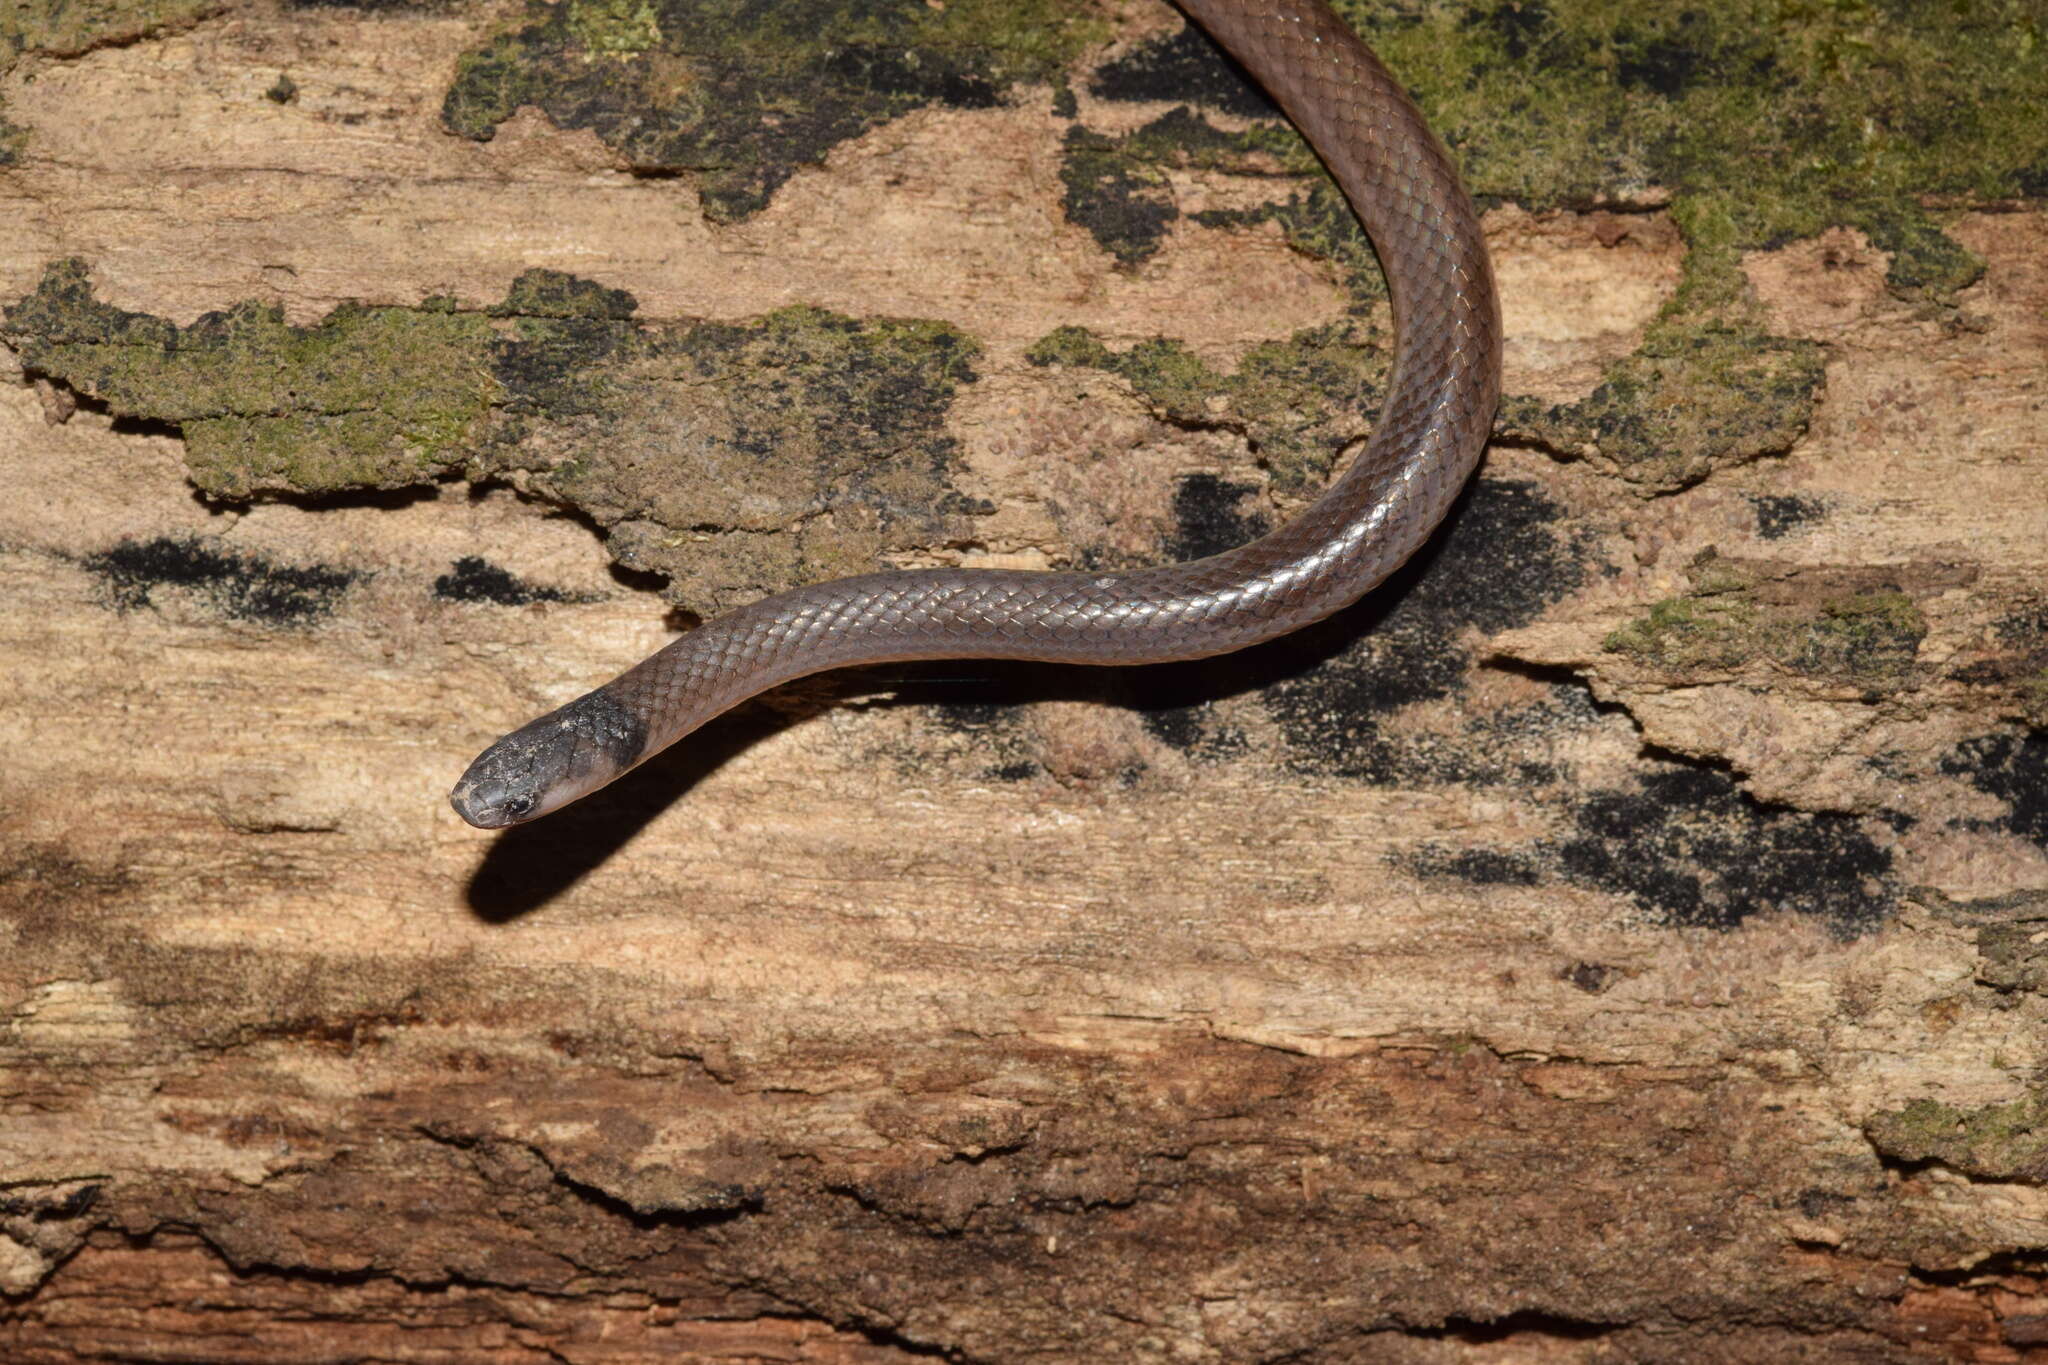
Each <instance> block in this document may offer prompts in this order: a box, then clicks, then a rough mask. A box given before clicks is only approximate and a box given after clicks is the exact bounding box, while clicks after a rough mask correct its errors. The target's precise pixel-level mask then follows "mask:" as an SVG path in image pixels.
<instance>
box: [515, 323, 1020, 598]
mask: <svg viewBox="0 0 2048 1365" xmlns="http://www.w3.org/2000/svg"><path fill="white" fill-rule="evenodd" d="M550 325H551V326H553V327H555V328H556V329H557V331H556V332H555V333H554V335H555V337H556V341H555V342H553V343H550V344H555V345H558V346H566V347H567V348H568V361H569V363H568V365H566V366H565V367H563V368H562V369H560V370H559V371H557V370H554V369H552V368H551V367H550V360H549V354H548V353H547V352H546V351H545V349H544V348H542V347H537V346H534V345H532V344H523V349H522V347H519V346H515V347H510V348H508V350H507V351H506V352H505V353H504V354H505V361H506V365H507V366H511V365H512V362H513V361H516V362H517V366H516V367H513V368H505V367H501V368H500V370H499V371H498V373H499V376H500V378H501V379H502V380H503V381H504V382H505V383H506V384H507V386H508V387H509V388H511V389H513V390H514V391H515V392H523V393H535V392H538V393H541V394H543V395H548V396H549V398H548V403H547V406H548V407H549V409H550V410H549V412H548V416H547V419H546V421H548V422H550V423H553V424H554V425H553V428H552V429H551V430H548V431H546V432H545V433H544V435H545V439H544V440H539V441H538V442H537V444H539V445H541V446H543V447H545V448H550V449H559V448H561V447H563V446H571V447H582V448H583V449H586V450H588V451H590V452H591V453H588V454H579V455H576V456H573V457H571V458H568V459H565V460H560V461H558V462H556V463H554V464H553V465H552V466H551V467H549V468H547V469H545V470H544V471H543V472H542V474H541V478H540V486H541V487H543V488H544V489H545V490H546V491H547V492H548V493H549V494H550V495H551V496H553V497H556V498H559V499H561V500H562V501H564V502H566V503H570V504H572V505H574V506H575V507H576V508H577V509H579V510H580V511H582V512H583V513H585V514H586V515H588V516H590V517H592V518H593V519H595V520H596V521H597V522H598V523H599V524H600V525H601V526H603V527H605V528H606V529H607V530H608V531H609V532H610V537H611V540H610V548H611V550H612V553H613V555H614V556H615V557H616V558H617V559H618V560H619V562H620V563H621V564H623V565H625V566H626V567H628V568H631V569H635V570H639V571H643V572H650V573H658V574H663V575H666V576H667V577H668V578H669V579H670V586H669V592H670V595H671V596H672V597H673V598H674V599H675V600H677V601H679V602H682V603H685V604H687V605H688V606H690V607H691V608H692V609H693V610H699V611H709V610H721V609H724V608H725V607H727V606H730V605H734V604H735V603H737V602H738V601H742V600H747V599H750V598H752V597H756V596H759V595H761V594H763V593H766V592H772V591H775V590H777V589H780V588H786V587H790V586H793V585H795V584H797V583H800V582H807V581H813V580H817V579H823V578H834V577H839V576H842V575H844V574H848V573H854V572H859V571H862V570H866V569H872V568H874V567H876V556H877V555H878V554H880V553H882V552H884V551H886V550H889V549H891V548H909V547H912V546H916V545H921V544H929V543H931V541H932V540H934V539H939V538H944V537H945V536H946V535H949V534H959V533H961V532H962V531H963V528H964V527H965V525H966V518H967V517H968V516H969V515H970V514H973V513H976V512H981V511H986V510H988V509H987V508H985V507H983V506H980V505H978V504H970V503H969V502H968V501H967V500H965V499H963V498H961V497H960V496H959V495H958V494H957V493H956V492H954V491H953V489H952V488H951V485H950V483H949V481H948V478H947V473H948V471H949V469H950V468H951V466H952V464H953V462H954V460H955V459H956V458H957V455H958V449H957V443H956V442H955V441H954V439H953V438H952V437H950V436H949V435H947V434H946V432H945V417H946V413H947V411H948V409H949V407H950V405H951V402H952V399H953V395H954V393H955V392H956V391H957V389H958V388H959V386H960V385H962V384H966V383H970V382H972V381H973V379H974V377H975V375H974V370H973V361H974V358H975V356H976V354H977V347H976V346H975V345H974V343H973V342H972V341H970V340H969V339H968V338H967V337H966V336H965V335H963V334H962V333H960V332H958V331H957V330H955V329H953V328H951V327H948V326H946V325H944V324H942V323H935V322H924V321H918V320H914V319H898V318H873V319H868V320H866V321H861V320H857V319H854V318H849V317H845V316H842V315H839V314H836V313H829V312H826V311H824V310H822V309H816V308H788V309H783V310H780V311H778V312H775V313H771V314H768V315H767V316H765V317H763V318H761V319H758V320H756V321H753V322H745V323H702V324H698V325H695V326H690V327H682V328H676V329H670V330H664V331H659V332H655V331H649V332H640V333H634V334H632V335H630V336H623V337H615V338H614V340H612V341H607V340H606V333H605V329H613V330H614V331H616V329H619V328H621V327H623V326H624V324H620V323H617V322H608V321H602V320H598V319H582V320H577V319H571V320H566V321H562V322H557V323H552V324H550ZM573 326H587V327H589V328H591V329H595V330H594V331H593V332H592V334H591V335H590V336H589V337H586V338H584V339H583V340H582V341H580V342H570V341H562V340H561V338H562V337H565V336H567V335H568V331H567V330H564V329H569V328H572V327H573ZM586 345H587V347H589V348H591V350H589V351H585V350H579V347H582V346H586ZM606 345H612V346H613V347H614V349H613V352H612V353H611V354H610V355H609V358H608V360H607V363H606V365H605V366H604V367H603V368H602V370H601V371H600V372H599V373H598V375H597V376H595V382H594V380H593V376H592V375H590V374H589V373H588V372H587V371H586V370H585V369H584V368H583V366H582V364H581V361H582V360H584V359H587V358H588V355H589V354H590V353H591V351H594V350H599V349H602V348H603V347H604V346H606ZM572 373H573V374H574V375H575V376H576V377H575V383H576V384H578V385H579V386H581V387H582V389H583V392H584V394H585V397H584V399H583V400H582V401H583V402H584V403H585V404H587V405H588V408H589V416H588V419H587V420H579V419H578V418H577V417H576V416H575V414H576V413H577V409H576V408H575V407H574V406H572V405H570V404H568V403H563V402H556V401H554V400H553V398H552V395H553V394H554V393H556V391H557V390H558V389H559V387H560V382H559V379H561V378H566V377H568V376H569V375H571V374H572ZM565 412H567V413H569V414H571V420H568V421H566V422H560V421H557V420H556V419H558V418H560V417H561V416H562V415H563V414H564V413H565ZM529 427H530V430H532V431H533V432H537V433H538V432H542V429H543V424H542V421H541V420H539V419H536V420H535V421H534V422H532V423H530V424H529ZM526 452H527V447H525V446H521V447H513V448H508V449H507V450H506V451H504V452H503V453H502V454H501V455H500V456H499V457H498V458H499V459H500V460H501V461H502V462H503V463H505V464H507V465H517V466H521V467H530V466H529V465H528V463H527V462H528V461H529V459H530V456H529V455H528V454H527V453H526Z"/></svg>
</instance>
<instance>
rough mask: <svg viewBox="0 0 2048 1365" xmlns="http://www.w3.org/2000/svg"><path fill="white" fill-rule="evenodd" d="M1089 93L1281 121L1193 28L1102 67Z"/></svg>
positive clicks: (1270, 104) (1154, 41)
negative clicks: (1190, 102)
mask: <svg viewBox="0 0 2048 1365" xmlns="http://www.w3.org/2000/svg"><path fill="white" fill-rule="evenodd" d="M1088 93H1089V94H1091V95H1093V96H1094V97H1095V98H1097V99H1100V100H1121V101H1124V102H1126V103H1141V102H1150V101H1155V100H1193V101H1194V102H1195V103H1197V104H1200V105H1203V106H1205V107H1207V108H1210V109H1215V110H1218V111H1220V112H1222V113H1225V114H1230V115H1233V116H1234V117H1237V118H1270V119H1277V118H1279V117H1280V110H1279V109H1278V108H1277V107H1276V106H1275V105H1274V103H1273V101H1272V100H1270V99H1268V98H1267V97H1266V92H1265V91H1264V90H1262V89H1260V88H1259V86H1258V84H1257V83H1256V82H1254V81H1253V80H1252V79H1251V78H1250V77H1249V76H1247V75H1245V73H1244V70H1243V68H1242V67H1240V66H1238V64H1237V63H1236V62H1234V61H1232V60H1231V59H1230V58H1229V57H1228V56H1226V55H1225V54H1224V52H1223V49H1222V48H1220V47H1218V46H1216V44H1215V42H1214V41H1212V40H1211V39H1210V37H1209V35H1208V34H1206V33H1204V32H1202V30H1201V29H1199V28H1197V27H1195V26H1194V25H1193V24H1189V25H1187V26H1186V27H1184V28H1182V29H1181V30H1180V31H1178V32H1176V33H1170V34H1165V35H1163V36H1160V37H1156V38H1151V39H1148V40H1146V41H1145V42H1142V43H1139V44H1138V45H1137V46H1135V47H1133V48H1132V49H1131V50H1130V51H1128V52H1126V53H1125V54H1124V55H1123V56H1121V57H1118V58H1116V59H1115V60H1114V61H1109V62H1105V63H1103V65H1102V66H1101V67H1099V68H1097V70H1096V72H1095V78H1094V79H1093V80H1092V81H1090V82H1089V85H1088Z"/></svg>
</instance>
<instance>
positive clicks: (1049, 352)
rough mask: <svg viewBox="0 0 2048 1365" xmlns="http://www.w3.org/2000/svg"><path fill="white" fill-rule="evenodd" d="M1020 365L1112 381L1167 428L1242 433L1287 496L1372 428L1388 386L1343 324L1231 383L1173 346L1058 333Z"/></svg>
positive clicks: (1070, 330) (1264, 356) (1278, 352)
mask: <svg viewBox="0 0 2048 1365" xmlns="http://www.w3.org/2000/svg"><path fill="white" fill-rule="evenodd" d="M1025 358H1026V359H1028V360H1029V361H1030V362H1031V363H1032V364H1034V365H1055V364H1057V365H1068V366H1086V367H1088V368H1091V369H1097V370H1103V371H1105V372H1107V373H1110V374H1114V375H1116V376H1117V377H1118V378H1120V379H1122V380H1124V381H1125V382H1126V383H1128V384H1129V385H1130V386H1131V387H1132V388H1133V389H1134V390H1136V391H1137V393H1139V394H1140V395H1141V396H1142V397H1143V398H1144V399H1145V400H1146V401H1147V402H1148V403H1150V404H1152V406H1153V407H1154V408H1155V409H1156V410H1157V411H1158V412H1159V413H1160V415H1161V416H1163V417H1165V418H1167V419H1168V420H1170V421H1174V422H1179V423H1183V424H1185V425H1189V426H1217V427H1230V428H1233V429H1237V430H1242V431H1243V432H1244V433H1245V434H1246V436H1247V437H1248V438H1249V439H1250V440H1251V442H1252V444H1253V445H1254V446H1255V447H1257V449H1258V451H1259V453H1260V456H1261V458H1262V459H1264V460H1265V461H1266V463H1267V465H1268V466H1269V467H1270V468H1271V470H1272V472H1273V476H1274V482H1275V484H1276V485H1277V486H1279V487H1282V488H1290V489H1292V488H1301V487H1304V486H1307V485H1312V484H1315V483H1318V482H1320V481H1321V480H1322V478H1323V476H1324V475H1325V474H1326V473H1328V471H1329V467H1330V464H1331V462H1332V461H1333V460H1334V459H1335V458H1336V455H1337V452H1338V450H1339V449H1341V448H1342V446H1343V445H1344V443H1345V442H1346V441H1348V440H1350V439H1351V438H1352V437H1354V436H1357V435H1359V434H1361V433H1362V432H1363V431H1364V430H1365V429H1366V428H1367V427H1369V426H1370V425H1371V421H1372V416H1373V413H1374V412H1375V411H1376V410H1377V409H1378V407H1379V404H1380V400H1381V398H1382V397H1383V396H1384V394H1385V391H1386V379H1387V356H1386V352H1385V350H1384V349H1382V348H1376V347H1369V346H1366V345H1364V344H1362V343H1361V341H1360V340H1359V339H1358V329H1357V328H1356V327H1354V326H1351V325H1347V324H1341V323H1340V324H1334V325H1331V326H1326V327H1311V328H1306V329H1304V330H1302V331H1300V332H1297V333H1295V334H1294V335H1293V336H1292V337H1290V338H1288V339H1287V340H1286V341H1269V342H1264V343H1261V344H1260V345H1257V346H1254V347H1252V348H1251V349H1250V350H1249V351H1247V352H1246V353H1245V355H1244V358H1243V359H1242V360H1241V361H1239V362H1238V366H1237V369H1236V370H1235V371H1234V372H1233V373H1231V374H1221V373H1219V372H1217V371H1215V370H1213V369H1211V368H1210V367H1209V366H1208V365H1206V364H1205V363H1203V361H1202V359H1201V358H1200V357H1199V356H1197V355H1196V354H1195V353H1194V352H1193V351H1191V350H1189V349H1188V348H1187V347H1185V346H1183V345H1181V344H1180V343H1179V342H1177V341H1164V340H1156V341H1143V342H1139V343H1138V344H1137V345H1135V346H1131V347H1129V348H1127V349H1125V350H1122V351H1114V352H1113V351H1111V350H1110V349H1109V348H1108V347H1107V346H1105V345H1104V344H1103V343H1102V342H1101V340H1099V339H1098V338H1097V337H1096V336H1095V335H1094V334H1093V333H1091V332H1089V331H1088V330H1087V329H1086V328H1084V327H1061V328H1058V329H1056V330H1055V331H1053V332H1051V333H1049V334H1048V335H1046V336H1045V337H1043V338H1042V339H1040V340H1039V341H1038V342H1036V343H1035V344H1034V345H1033V346H1032V347H1031V349H1030V350H1029V351H1028V352H1026V357H1025Z"/></svg>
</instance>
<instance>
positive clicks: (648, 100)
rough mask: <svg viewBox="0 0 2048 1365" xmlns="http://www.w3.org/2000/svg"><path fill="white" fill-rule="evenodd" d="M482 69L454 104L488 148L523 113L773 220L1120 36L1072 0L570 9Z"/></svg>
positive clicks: (735, 208) (483, 62)
mask: <svg viewBox="0 0 2048 1365" xmlns="http://www.w3.org/2000/svg"><path fill="white" fill-rule="evenodd" d="M530 14H531V16H532V17H531V18H530V20H529V22H527V23H526V24H525V25H524V26H523V27H521V28H520V29H518V30H517V31H516V32H512V33H508V34H505V35H503V36H501V37H499V38H497V39H496V40H495V41H493V42H492V43H491V44H489V45H488V46H487V47H484V48H482V49H480V50H478V51H475V52H472V53H470V54H468V55H467V56H465V57H464V58H463V59H462V61H461V64H460V66H459V67H458V69H457V71H456V76H455V81H454V84H453V85H452V86H451V87H450V89H449V91H448V95H447V99H446V101H445V103H444V105H443V108H442V121H443V122H444V124H445V125H446V126H447V127H448V129H449V130H450V131H451V132H454V133H458V134H460V135H462V136H464V137H472V138H478V139H485V138H489V137H490V136H491V135H492V133H493V132H494V131H495V129H496V127H497V125H498V124H500V123H502V122H503V121H504V120H505V119H507V118H509V117H510V116H511V115H512V113H513V111H514V110H516V109H517V108H518V107H519V106H521V105H523V104H531V105H536V106H538V107H540V108H541V109H543V110H545V111H546V113H547V114H548V116H549V117H550V118H552V119H553V120H554V121H555V122H556V123H557V124H559V125H561V126H563V127H565V128H589V129H591V130H592V131H594V132H595V133H597V135H598V136H599V137H601V138H603V139H604V140H605V142H606V143H607V144H608V145H609V146H611V147H613V148H614V149H616V150H617V151H618V153H619V154H620V155H621V156H623V157H624V158H625V159H626V160H627V161H628V162H629V163H631V164H632V165H633V166H634V167H635V168H636V169H638V170H640V171H643V172H649V173H661V174H667V173H676V172H682V173H687V174H689V175H691V176H692V177H693V178H694V179H695V180H696V182H697V184H698V186H699V188H700V190H701V192H702V195H703V202H704V209H705V212H706V213H707V214H708V215H709V216H711V217H712V218H714V219H718V220H724V221H730V220H734V219H738V218H742V217H745V216H746V215H747V214H750V213H753V212H755V211H757V210H758V209H760V208H761V207H762V206H763V205H764V204H766V203H767V202H768V198H769V196H770V195H772V194H773V193H774V191H775V189H776V188H777V187H778V186H779V185H781V184H782V182H783V181H784V180H786V179H788V178H789V175H790V174H791V172H792V171H793V170H794V169H795V168H796V167H798V166H800V165H805V164H812V163H815V162H817V161H819V160H821V159H822V158H823V157H824V155H825V153H826V152H828V151H829V150H830V149H831V148H832V147H833V146H834V145H836V144H837V143H839V142H842V141H844V140H846V139H848V138H852V137H856V136H858V135H859V134H861V133H863V132H865V131H867V130H868V129H869V128H872V127H874V126H875V125H877V124H879V123H882V122H884V121H885V120H888V119H891V118H896V117H899V116H901V115H903V114H906V113H908V112H910V111H911V110H913V109H918V108H923V107H925V106H928V105H933V104H940V105H948V106H952V107H955V108H985V107H988V106H990V105H993V104H995V103H996V102H997V100H998V99H999V98H1000V97H1001V95H1002V94H1003V92H1004V91H1005V90H1006V89H1008V88H1009V87H1011V86H1012V85H1015V84H1017V83H1020V82H1024V83H1050V82H1053V81H1054V80H1056V79H1057V77H1058V76H1059V74H1060V73H1061V72H1062V70H1063V69H1064V67H1065V66H1066V64H1067V63H1068V62H1070V61H1072V60H1073V58H1074V57H1075V56H1076V55H1077V54H1078V53H1079V52H1080V51H1081V50H1082V49H1083V48H1084V47H1086V46H1087V45H1088V44H1089V43H1092V42H1099V41H1102V40H1103V39H1104V38H1106V37H1107V36H1108V29H1107V28H1106V26H1104V25H1103V24H1101V23H1100V22H1099V21H1096V20H1092V19H1090V18H1089V17H1087V16H1086V14H1085V13H1084V12H1082V11H1077V10H1075V9H1074V8H1073V7H1071V6H1068V5H1063V4H1059V3H1057V2H1056V0H948V3H947V4H944V5H926V4H888V5H875V4H868V3H862V2H861V0H783V2H781V3H777V4H773V5H760V4H752V3H745V2H744V0H561V2H560V3H554V4H540V5H536V6H534V7H533V9H532V10H531V11H530Z"/></svg>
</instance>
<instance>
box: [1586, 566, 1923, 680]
mask: <svg viewBox="0 0 2048 1365" xmlns="http://www.w3.org/2000/svg"><path fill="white" fill-rule="evenodd" d="M1693 582H1694V586H1693V590H1692V591H1691V592H1690V593H1687V594H1686V595H1684V596H1682V597H1673V598H1667V599H1665V600H1664V601H1662V602H1658V603H1655V604H1654V605H1652V606H1651V608H1650V611H1649V614H1648V615H1647V616H1645V617H1644V618H1643V619H1641V620H1639V621H1636V622H1633V623H1631V624H1629V625H1627V626H1624V627H1622V628H1621V629H1619V630H1617V631H1615V632H1614V633H1612V634H1611V635H1609V636H1608V637H1607V640H1606V648H1607V649H1609V650H1610V651H1613V652H1615V653H1621V654H1629V655H1633V656H1634V657H1636V658H1638V659H1642V660H1644V661H1645V662H1648V663H1652V664H1655V665H1656V666H1658V667H1659V668H1662V669H1666V670H1668V671H1670V672H1672V673H1675V674H1697V673H1702V672H1726V671H1730V670H1733V669H1738V668H1741V667H1743V666H1744V665H1746V664H1748V663H1750V662H1752V661H1755V660H1769V661H1771V662H1772V663H1775V664H1777V665H1778V666H1780V667H1782V668H1786V669H1790V670H1792V671H1793V672H1796V673H1801V674H1804V675H1806V676H1808V677H1813V678H1821V679H1827V680H1831V681H1837V682H1848V683H1854V684H1856V685H1859V686H1862V687H1865V688H1872V689H1877V688H1897V687H1903V686H1905V685H1906V684H1907V683H1908V682H1909V681H1910V679H1911V678H1912V674H1913V662H1914V658H1915V655H1916V654H1917V652H1918V650H1919V647H1920V641H1921V640H1922V639H1923V638H1925V636H1926V634H1927V619H1926V617H1925V616H1923V615H1922V614H1921V612H1920V609H1919V608H1918V607H1917V606H1915V605H1914V603H1913V599H1912V598H1911V597H1909V596H1907V595H1906V594H1905V593H1904V592H1902V591H1900V590H1898V589H1897V588H1894V587H1884V586H1870V587H1861V588H1857V587H1844V586H1843V585H1840V584H1835V583H1830V582H1828V581H1827V580H1826V575H1825V574H1819V573H1816V574H1814V575H1811V576H1810V581H1809V580H1808V579H1802V577H1801V576H1799V575H1797V574H1794V575H1792V576H1791V577H1789V578H1786V579H1783V580H1779V581H1775V582H1772V583H1769V584H1768V585H1766V584H1762V583H1759V582H1758V581H1757V579H1756V578H1755V577H1754V576H1752V575H1751V574H1750V573H1749V572H1748V571H1747V570H1745V569H1744V568H1743V567H1742V566H1739V565H1736V564H1733V563H1731V562H1730V561H1727V560H1722V559H1719V558H1716V557H1713V556H1712V555H1711V552H1710V553H1709V555H1707V556H1703V557H1702V559H1701V560H1699V561H1696V562H1695V563H1694V565H1693Z"/></svg>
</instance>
